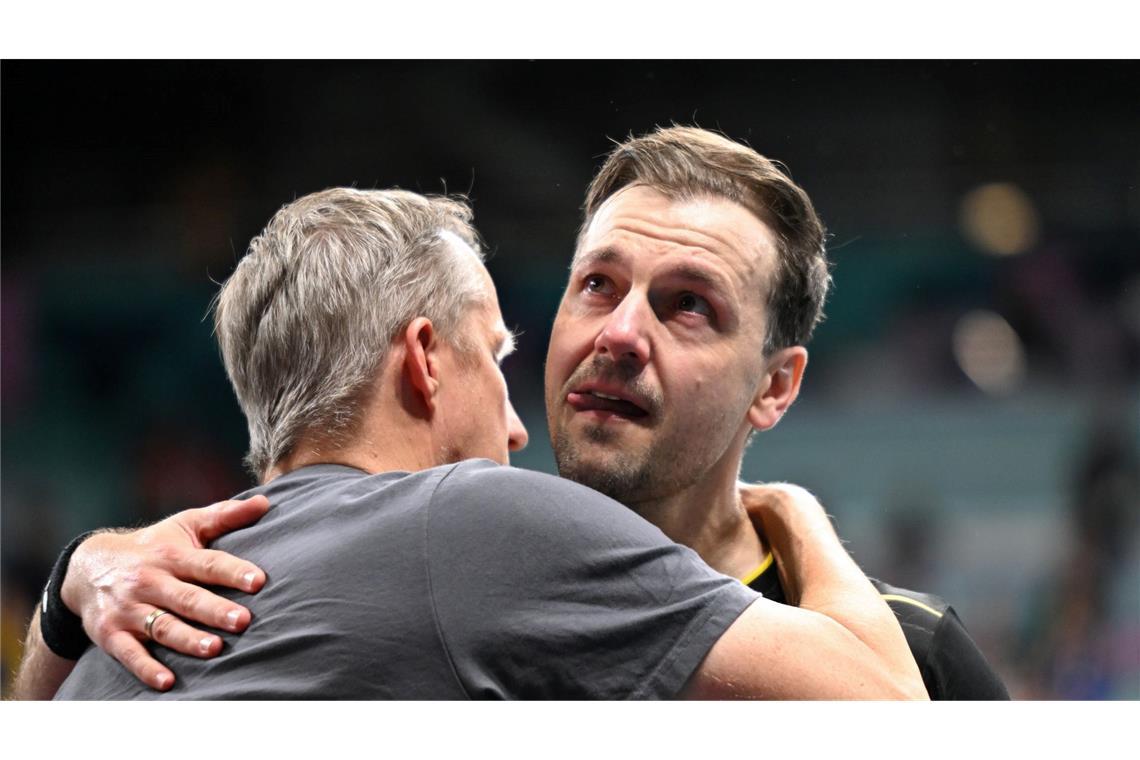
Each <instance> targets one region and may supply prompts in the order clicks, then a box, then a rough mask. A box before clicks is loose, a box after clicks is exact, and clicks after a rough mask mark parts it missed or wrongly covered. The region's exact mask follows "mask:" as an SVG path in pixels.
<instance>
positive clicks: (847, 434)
mask: <svg viewBox="0 0 1140 760" xmlns="http://www.w3.org/2000/svg"><path fill="white" fill-rule="evenodd" d="M0 76H2V86H0V115H2V121H3V136H2V141H3V148H2V150H3V154H2V155H3V163H2V182H0V193H2V201H0V207H2V227H0V234H2V250H3V258H2V280H0V283H2V291H0V318H2V330H3V334H2V344H0V348H2V353H0V369H2V379H3V385H2V407H0V412H2V449H0V456H2V476H3V477H2V492H0V497H2V511H0V515H2V528H0V537H2V546H0V559H2V563H3V575H2V582H3V616H2V618H0V619H2V621H3V632H2V633H3V640H2V643H3V647H2V655H3V674H4V682H5V684H7V683H9V682H10V681H9V678H10V672H11V670H12V668H14V667H15V665H16V664H17V663H18V661H19V657H20V648H21V640H22V637H23V634H24V625H25V623H26V620H27V619H28V617H29V616H30V614H31V609H32V605H33V604H34V600H35V598H36V597H37V595H38V593H39V589H40V587H41V586H42V584H43V582H44V580H45V579H46V576H47V572H48V570H49V568H50V566H51V563H52V561H53V559H54V557H55V555H56V554H57V552H58V551H59V550H60V548H61V547H62V546H63V545H64V544H65V543H66V542H67V541H68V540H69V539H70V538H71V537H72V536H73V535H74V534H76V533H78V532H80V531H82V530H87V529H90V528H95V527H100V526H107V525H133V524H139V523H143V522H147V521H151V520H154V519H157V518H160V517H162V516H164V515H167V514H169V513H171V512H174V511H177V510H179V509H181V508H184V507H188V506H198V505H202V504H206V503H209V502H212V501H215V500H218V499H221V498H225V497H227V496H229V495H230V494H232V493H234V492H236V491H239V490H241V489H243V488H245V487H246V486H247V485H249V480H248V478H247V476H246V475H245V474H244V473H243V471H242V468H241V457H242V455H243V453H244V445H245V426H244V421H243V419H242V417H241V414H240V412H239V410H238V407H237V404H236V403H235V401H234V398H233V395H232V393H231V391H230V389H229V386H228V384H227V382H226V379H225V375H224V372H223V370H222V366H221V361H220V359H219V357H218V353H217V350H216V347H215V345H214V343H213V340H212V336H211V324H210V321H209V319H208V318H207V316H206V315H207V308H208V304H209V301H210V298H211V296H212V295H213V293H214V292H215V291H216V289H217V283H219V282H221V281H222V280H224V278H225V277H226V276H227V275H228V274H229V272H230V271H231V270H232V268H233V266H234V263H235V262H236V260H237V259H238V258H239V257H240V256H241V255H242V253H243V251H244V249H245V246H246V244H247V243H248V241H249V239H250V238H251V237H252V236H253V235H255V234H256V233H257V232H258V231H259V230H260V228H261V227H262V226H263V225H264V224H265V222H266V221H267V220H268V218H269V217H270V216H271V214H272V213H273V212H274V211H275V210H276V209H277V208H279V207H280V206H281V205H283V204H284V203H286V202H288V201H290V200H292V199H293V198H295V197H297V196H300V195H303V194H306V193H309V192H312V191H315V190H319V189H322V188H325V187H329V186H333V185H355V186H357V187H368V188H370V187H391V186H400V187H404V188H407V189H412V190H418V191H423V192H443V191H448V192H460V193H467V194H469V196H470V197H471V199H472V200H473V204H474V208H475V213H476V224H477V226H478V227H479V229H480V231H481V232H482V233H483V235H484V237H485V239H486V241H487V244H488V248H489V250H490V251H491V252H492V254H491V258H490V261H489V264H488V266H489V268H490V270H491V273H492V275H493V276H494V278H495V280H496V282H497V284H498V288H499V294H500V298H501V301H502V306H503V313H504V316H505V318H506V320H507V322H508V324H510V325H512V326H514V327H517V328H519V329H520V330H521V331H522V337H521V338H520V341H519V351H518V353H517V354H516V355H515V356H514V357H512V358H511V359H510V360H509V361H508V363H507V365H506V372H507V376H508V381H509V383H510V386H511V394H512V399H513V400H514V401H515V404H516V407H518V409H519V411H520V414H521V415H522V417H523V419H524V422H525V423H526V424H527V427H528V429H529V431H530V434H531V436H530V437H531V444H530V447H529V448H528V449H527V450H526V451H524V452H522V454H520V455H518V456H517V457H515V459H514V463H515V464H518V465H520V466H524V467H530V468H533V469H540V470H546V471H552V470H553V457H552V456H551V453H550V448H549V445H548V444H547V442H546V427H545V418H544V414H543V409H542V361H543V357H544V354H545V349H546V340H547V337H548V335H549V330H550V325H551V321H552V318H553V314H554V311H555V308H556V305H557V302H558V298H559V297H560V294H561V289H562V287H563V285H564V284H565V283H564V279H565V274H566V268H567V264H568V261H569V257H570V254H571V252H572V246H573V242H574V236H575V232H576V227H577V224H578V221H579V209H580V206H581V202H582V197H583V191H584V189H585V187H586V184H587V183H588V181H589V179H590V177H591V175H592V173H593V171H594V170H595V169H596V168H597V166H598V165H599V163H600V161H601V157H602V156H603V155H604V154H605V153H606V152H607V150H608V149H609V148H610V147H611V144H612V143H611V139H621V138H623V137H625V136H627V135H629V134H630V133H634V134H636V133H641V132H645V131H648V130H650V129H652V128H653V127H654V126H655V125H659V124H669V123H674V122H675V123H685V124H690V123H696V124H699V125H700V126H703V127H707V128H711V129H717V130H721V131H723V132H725V133H726V134H728V135H729V136H730V137H733V138H736V139H740V140H744V141H747V142H748V143H749V144H751V145H752V146H753V147H755V148H756V149H757V150H759V151H760V152H761V153H764V154H765V155H768V156H770V157H772V158H775V159H778V160H780V161H781V162H783V163H784V164H786V165H787V167H789V169H790V172H791V174H792V176H793V177H794V178H795V180H796V181H797V182H798V183H800V184H801V185H802V186H803V187H804V188H806V189H807V191H808V193H809V194H810V195H811V196H812V198H813V200H814V201H815V203H816V206H817V209H818V210H819V212H820V213H821V215H822V217H823V219H824V221H825V222H826V223H827V225H828V228H829V230H830V232H831V240H830V249H831V251H832V255H833V259H834V265H835V268H834V275H835V283H836V285H835V290H834V293H833V296H832V298H831V299H830V301H829V305H828V309H827V311H828V319H827V321H826V322H825V323H824V324H823V325H822V326H821V327H820V329H819V331H818V332H817V335H816V339H815V341H814V342H813V343H812V344H811V345H810V349H811V361H810V365H809V368H808V372H807V376H806V379H805V387H804V391H803V393H802V395H801V397H800V401H799V402H798V403H797V405H796V407H795V408H794V409H792V410H791V412H790V413H789V414H788V416H787V418H786V419H785V420H784V421H783V422H782V423H781V424H780V426H779V427H778V428H777V429H776V430H775V431H772V432H770V433H767V434H764V435H761V436H758V437H757V440H756V441H755V442H754V443H753V445H752V447H751V449H750V451H749V454H748V459H747V461H746V463H745V468H744V473H743V474H744V475H745V476H746V477H750V478H763V479H782V480H791V481H795V482H799V483H801V484H803V485H805V486H807V487H809V488H811V489H813V490H814V491H816V492H817V493H818V494H820V495H821V497H822V498H823V500H824V502H825V504H827V506H828V508H829V511H830V512H832V513H833V514H834V515H835V516H836V519H837V523H838V526H839V530H840V533H841V535H844V536H845V537H846V538H848V539H849V540H850V546H851V549H852V552H853V553H854V555H855V556H856V558H857V559H858V560H859V561H860V563H861V564H862V565H863V567H864V568H865V569H866V570H867V571H868V573H871V574H874V575H878V576H881V577H883V578H884V579H886V580H889V581H890V582H892V583H894V584H896V585H903V586H909V587H912V588H920V589H923V590H926V591H930V592H933V593H936V594H939V595H941V596H943V597H945V598H947V599H948V600H950V601H951V602H952V603H953V604H954V606H955V608H956V609H957V610H958V612H959V614H960V615H961V617H962V618H963V620H964V621H965V623H966V625H967V627H968V628H969V629H970V630H971V632H972V633H973V634H974V635H975V637H976V638H977V640H978V641H979V643H980V644H981V645H982V648H983V650H984V651H985V652H986V654H987V656H988V657H989V659H990V660H991V662H992V663H993V664H994V665H995V667H996V668H997V669H998V671H999V672H1000V673H1001V674H1002V675H1003V677H1004V678H1005V679H1006V680H1007V683H1008V685H1009V687H1010V690H1011V692H1012V693H1013V695H1014V696H1015V697H1022V698H1062V699H1111V698H1127V699H1137V698H1140V546H1138V544H1140V537H1138V530H1137V524H1138V516H1140V454H1138V447H1140V108H1138V107H1137V104H1138V103H1140V65H1138V64H1137V63H1135V62H1110V61H1105V62H1071V61H1070V62H1009V61H983V62H969V61H952V62H930V61H927V62H907V61H880V62H850V61H847V62H845V61H827V62H798V61H773V62H766V61H760V62H748V61H723V62H636V61H620V62H608V61H589V62H571V61H559V62H494V61H481V62H463V61H453V62H417V61H400V62H330V63H319V62H220V61H215V62H173V61H163V62H84V61H69V62H44V61H10V60H9V61H4V62H3V64H2V66H0Z"/></svg>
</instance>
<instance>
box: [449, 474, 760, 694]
mask: <svg viewBox="0 0 1140 760" xmlns="http://www.w3.org/2000/svg"><path fill="white" fill-rule="evenodd" d="M426 552H427V558H426V559H427V564H428V573H429V578H430V581H429V583H430V589H431V595H432V603H433V605H434V610H435V614H436V620H437V624H438V627H439V634H440V637H441V639H442V640H443V642H444V646H445V648H446V650H447V652H448V656H449V657H450V659H451V663H452V667H453V669H454V671H455V674H456V677H457V678H458V679H459V681H460V682H461V684H462V685H463V688H464V689H465V690H466V692H467V694H468V695H469V696H471V697H473V698H497V697H503V698H522V699H540V698H563V699H575V698H596V699H625V698H668V697H673V696H676V695H677V693H678V692H679V691H680V690H681V688H682V687H683V686H684V684H685V682H686V681H687V680H688V679H689V677H690V675H692V673H693V671H694V670H695V669H696V668H697V666H698V665H699V664H700V663H701V661H702V660H703V659H704V657H705V655H706V654H707V653H708V650H709V649H710V648H711V646H712V645H713V643H715V642H716V640H717V639H719V638H720V636H721V635H722V634H723V633H724V631H725V629H727V628H728V627H729V626H730V625H731V624H732V623H733V621H735V620H736V618H737V617H738V616H739V615H740V613H741V612H743V611H744V609H745V608H746V607H748V605H749V604H751V603H752V602H753V601H754V600H755V599H756V598H757V596H758V595H757V594H756V593H755V592H753V591H751V590H749V589H747V588H746V587H745V586H744V585H743V584H741V583H739V582H738V581H735V580H733V579H731V578H728V577H726V576H723V575H720V574H719V573H716V572H715V571H713V570H712V569H710V568H709V567H708V566H707V565H705V563H704V562H702V561H701V559H700V557H698V556H697V555H696V554H695V553H694V552H693V551H691V550H690V549H688V548H685V547H682V546H679V545H677V544H674V543H673V542H672V541H670V540H669V539H668V538H667V537H666V536H665V535H664V534H663V533H661V531H660V530H658V529H657V528H656V527H654V526H653V525H651V524H649V523H648V522H646V521H645V520H643V519H642V518H641V517H639V516H637V515H636V514H634V513H633V512H631V511H630V510H628V509H627V508H625V507H624V506H622V505H620V504H618V503H617V502H615V501H613V500H611V499H609V498H607V497H605V496H602V495H601V494H599V493H597V492H596V491H593V490H591V489H589V488H586V487H584V486H580V485H577V484H575V483H572V482H570V481H567V480H563V479H561V478H556V477H553V476H549V475H542V474H539V473H533V472H528V471H525V470H517V469H513V468H510V467H501V466H497V465H494V464H493V463H489V462H467V463H463V464H460V465H457V466H456V467H455V468H454V469H453V470H452V471H451V472H450V473H449V474H448V475H447V476H446V477H445V478H444V479H443V480H442V481H441V483H440V485H439V486H438V487H437V488H436V490H435V493H434V495H433V498H432V501H431V507H430V514H429V517H428V521H427V536H426Z"/></svg>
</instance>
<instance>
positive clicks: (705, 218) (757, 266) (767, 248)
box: [574, 185, 776, 292]
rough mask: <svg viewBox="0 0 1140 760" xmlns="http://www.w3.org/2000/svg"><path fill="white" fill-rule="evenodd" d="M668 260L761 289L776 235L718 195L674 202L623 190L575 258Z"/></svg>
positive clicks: (597, 218) (638, 189) (644, 190)
mask: <svg viewBox="0 0 1140 760" xmlns="http://www.w3.org/2000/svg"><path fill="white" fill-rule="evenodd" d="M615 252H616V253H620V254H622V255H623V257H625V256H631V255H647V256H650V257H652V258H653V259H659V258H662V257H669V258H672V259H677V260H678V261H684V262H685V263H686V264H693V263H696V264H698V265H707V266H710V267H712V268H714V269H716V270H719V271H720V272H722V273H724V274H726V275H728V276H729V278H730V279H731V280H733V281H734V283H735V284H736V285H739V286H741V287H744V288H747V289H748V290H750V291H752V292H756V288H759V289H763V286H764V285H765V284H766V283H767V282H768V280H769V273H770V272H771V271H772V270H773V268H774V266H775V262H776V236H775V233H774V232H773V231H772V229H771V228H770V227H769V226H768V225H767V224H765V223H764V222H762V221H761V220H760V219H758V218H757V217H756V215H755V214H753V213H752V212H751V211H749V210H748V209H746V208H745V207H744V206H742V205H740V204H739V203H735V202H734V201H730V200H728V199H725V198H718V197H714V196H701V197H697V198H686V199H679V200H678V199H672V198H669V197H668V196H666V195H664V194H663V193H661V192H659V191H657V190H654V189H652V188H650V187H647V186H644V185H633V186H631V187H627V188H624V189H623V190H621V191H619V192H617V193H615V194H614V195H613V196H611V197H610V198H608V199H607V200H606V202H605V203H603V204H602V206H601V208H599V209H598V211H597V213H596V214H595V215H594V218H593V219H592V220H591V221H590V225H589V227H588V228H587V229H586V230H585V233H584V234H583V236H582V241H581V245H580V246H579V248H578V250H577V252H576V253H575V256H574V263H575V265H577V264H578V263H579V262H580V261H582V260H583V259H584V258H589V257H591V256H596V255H599V254H607V253H608V254H610V257H611V258H612V254H613V253H615Z"/></svg>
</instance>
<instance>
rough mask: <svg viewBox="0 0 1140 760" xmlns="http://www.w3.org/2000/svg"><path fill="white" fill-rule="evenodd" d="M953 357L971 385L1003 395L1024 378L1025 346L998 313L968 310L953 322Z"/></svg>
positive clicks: (1013, 388)
mask: <svg viewBox="0 0 1140 760" xmlns="http://www.w3.org/2000/svg"><path fill="white" fill-rule="evenodd" d="M953 343H954V358H955V359H957V361H958V366H959V367H961V368H962V371H963V372H965V373H966V377H968V378H970V379H971V380H972V381H973V382H974V385H976V386H978V387H979V388H981V389H982V390H983V391H985V392H986V393H992V394H995V395H1004V394H1007V393H1010V392H1011V391H1014V390H1016V389H1017V387H1018V386H1019V385H1021V382H1022V381H1023V380H1024V379H1025V349H1024V348H1022V345H1021V339H1020V338H1018V337H1017V333H1016V332H1014V330H1013V328H1012V327H1010V326H1009V322H1006V321H1005V319H1003V318H1002V316H1001V315H1000V314H995V313H994V312H992V311H981V310H979V311H971V312H969V313H968V314H966V315H964V316H963V317H962V318H961V319H959V320H958V324H957V325H955V326H954V337H953Z"/></svg>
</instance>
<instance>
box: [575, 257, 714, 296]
mask: <svg viewBox="0 0 1140 760" xmlns="http://www.w3.org/2000/svg"><path fill="white" fill-rule="evenodd" d="M623 261H625V256H623V255H622V254H621V253H620V252H619V251H616V250H614V249H613V248H599V249H597V250H595V251H590V252H589V253H585V254H582V256H581V258H579V259H578V260H577V261H575V262H573V264H572V267H573V268H574V269H579V268H582V267H589V266H592V265H594V264H621V263H622V262H623ZM665 274H666V275H667V276H670V277H676V278H678V279H681V280H687V281H689V282H696V283H700V284H701V285H705V286H706V287H709V288H712V289H713V290H717V291H721V292H726V293H731V292H733V289H732V287H731V283H730V282H729V281H728V280H726V279H725V278H724V277H723V276H722V275H720V274H718V273H715V272H711V271H709V270H708V269H706V268H704V267H698V266H693V265H691V264H678V265H677V266H674V267H670V268H669V269H668V270H667V271H666V272H665Z"/></svg>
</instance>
